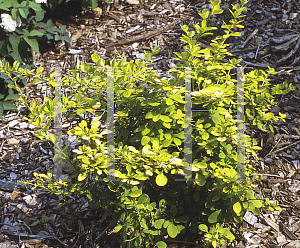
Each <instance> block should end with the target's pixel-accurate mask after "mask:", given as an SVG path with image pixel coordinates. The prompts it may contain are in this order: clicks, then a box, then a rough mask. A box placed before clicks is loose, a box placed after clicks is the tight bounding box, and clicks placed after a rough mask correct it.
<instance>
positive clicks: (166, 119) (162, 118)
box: [160, 115, 172, 122]
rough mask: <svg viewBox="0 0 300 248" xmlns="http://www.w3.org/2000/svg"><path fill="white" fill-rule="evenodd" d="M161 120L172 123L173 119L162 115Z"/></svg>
mask: <svg viewBox="0 0 300 248" xmlns="http://www.w3.org/2000/svg"><path fill="white" fill-rule="evenodd" d="M160 119H161V120H162V121H164V122H172V119H171V118H170V117H168V116H166V115H160Z"/></svg>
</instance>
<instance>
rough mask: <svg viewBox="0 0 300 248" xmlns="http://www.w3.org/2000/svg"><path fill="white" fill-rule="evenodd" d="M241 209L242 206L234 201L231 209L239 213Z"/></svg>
mask: <svg viewBox="0 0 300 248" xmlns="http://www.w3.org/2000/svg"><path fill="white" fill-rule="evenodd" d="M241 210H242V206H241V204H240V203H239V202H236V203H235V204H233V211H234V212H235V213H236V214H238V213H240V212H241Z"/></svg>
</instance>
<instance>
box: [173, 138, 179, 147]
mask: <svg viewBox="0 0 300 248" xmlns="http://www.w3.org/2000/svg"><path fill="white" fill-rule="evenodd" d="M173 141H174V143H175V144H176V145H178V146H180V145H181V140H180V139H177V138H174V139H173Z"/></svg>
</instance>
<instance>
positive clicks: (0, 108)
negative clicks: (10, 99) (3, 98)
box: [0, 102, 4, 118]
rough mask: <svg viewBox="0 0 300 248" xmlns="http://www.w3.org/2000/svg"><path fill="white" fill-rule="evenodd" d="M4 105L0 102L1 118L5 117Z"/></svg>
mask: <svg viewBox="0 0 300 248" xmlns="http://www.w3.org/2000/svg"><path fill="white" fill-rule="evenodd" d="M3 110H4V109H3V103H2V102H0V118H1V117H2V115H3Z"/></svg>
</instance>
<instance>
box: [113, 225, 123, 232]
mask: <svg viewBox="0 0 300 248" xmlns="http://www.w3.org/2000/svg"><path fill="white" fill-rule="evenodd" d="M122 227H123V226H122V225H121V224H118V225H116V226H115V228H114V229H113V232H114V233H117V232H119V231H120V230H121V229H122Z"/></svg>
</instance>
